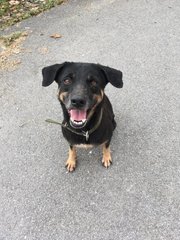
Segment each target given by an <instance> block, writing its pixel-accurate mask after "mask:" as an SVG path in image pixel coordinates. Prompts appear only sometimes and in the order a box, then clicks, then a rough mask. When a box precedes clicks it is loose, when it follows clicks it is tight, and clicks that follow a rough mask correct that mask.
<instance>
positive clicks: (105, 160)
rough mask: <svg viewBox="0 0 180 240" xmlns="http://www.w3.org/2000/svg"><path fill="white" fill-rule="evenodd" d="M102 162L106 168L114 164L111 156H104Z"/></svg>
mask: <svg viewBox="0 0 180 240" xmlns="http://www.w3.org/2000/svg"><path fill="white" fill-rule="evenodd" d="M102 164H103V166H104V167H105V168H108V167H110V165H111V164H112V159H111V156H107V157H106V156H103V159H102Z"/></svg>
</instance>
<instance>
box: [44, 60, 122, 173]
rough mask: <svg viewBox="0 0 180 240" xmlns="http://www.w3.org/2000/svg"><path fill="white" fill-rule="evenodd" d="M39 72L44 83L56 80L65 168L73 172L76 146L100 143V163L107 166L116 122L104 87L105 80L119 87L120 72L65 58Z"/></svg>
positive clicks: (120, 86)
mask: <svg viewBox="0 0 180 240" xmlns="http://www.w3.org/2000/svg"><path fill="white" fill-rule="evenodd" d="M42 74H43V82H42V85H43V86H44V87H47V86H49V85H50V84H51V83H52V82H53V81H54V80H55V81H56V82H57V84H58V89H59V90H58V99H59V101H60V103H61V106H62V110H63V114H64V120H63V123H62V132H63V135H64V137H65V138H66V139H67V141H68V143H69V145H70V148H69V157H68V160H67V162H66V167H67V170H68V171H69V172H72V171H73V170H74V169H75V167H76V147H78V146H79V147H83V146H86V147H88V146H96V145H102V148H103V158H102V163H103V165H104V166H105V167H106V168H107V167H109V166H110V164H111V162H112V159H111V153H110V148H109V145H110V141H111V137H112V134H113V130H114V129H115V128H116V122H115V120H114V113H113V109H112V105H111V103H110V101H109V99H108V97H107V96H106V95H105V94H104V88H105V86H106V84H107V83H108V82H110V83H111V84H112V85H113V86H114V87H117V88H122V87H123V82H122V72H121V71H118V70H116V69H113V68H109V67H106V66H102V65H99V64H93V63H73V62H65V63H62V64H55V65H52V66H48V67H45V68H43V70H42Z"/></svg>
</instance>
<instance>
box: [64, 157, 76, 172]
mask: <svg viewBox="0 0 180 240" xmlns="http://www.w3.org/2000/svg"><path fill="white" fill-rule="evenodd" d="M66 168H67V170H68V172H73V171H74V170H75V168H76V161H74V160H71V159H70V160H69V159H68V160H67V162H66Z"/></svg>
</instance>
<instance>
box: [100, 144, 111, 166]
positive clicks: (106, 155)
mask: <svg viewBox="0 0 180 240" xmlns="http://www.w3.org/2000/svg"><path fill="white" fill-rule="evenodd" d="M102 164H103V166H104V167H105V168H108V167H109V166H110V165H111V164H112V158H111V152H110V148H109V147H106V145H105V144H104V145H103V159H102Z"/></svg>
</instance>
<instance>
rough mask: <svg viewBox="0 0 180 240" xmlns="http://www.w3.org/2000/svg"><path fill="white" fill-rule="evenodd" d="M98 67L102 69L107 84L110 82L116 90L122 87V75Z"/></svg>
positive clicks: (114, 70) (115, 71)
mask: <svg viewBox="0 0 180 240" xmlns="http://www.w3.org/2000/svg"><path fill="white" fill-rule="evenodd" d="M99 67H100V68H101V69H102V71H103V73H104V75H105V77H106V80H107V83H108V82H110V83H111V84H112V85H113V86H114V87H117V88H122V87H123V81H122V77H123V74H122V72H121V71H119V70H116V69H114V68H110V67H106V66H102V65H99Z"/></svg>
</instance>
